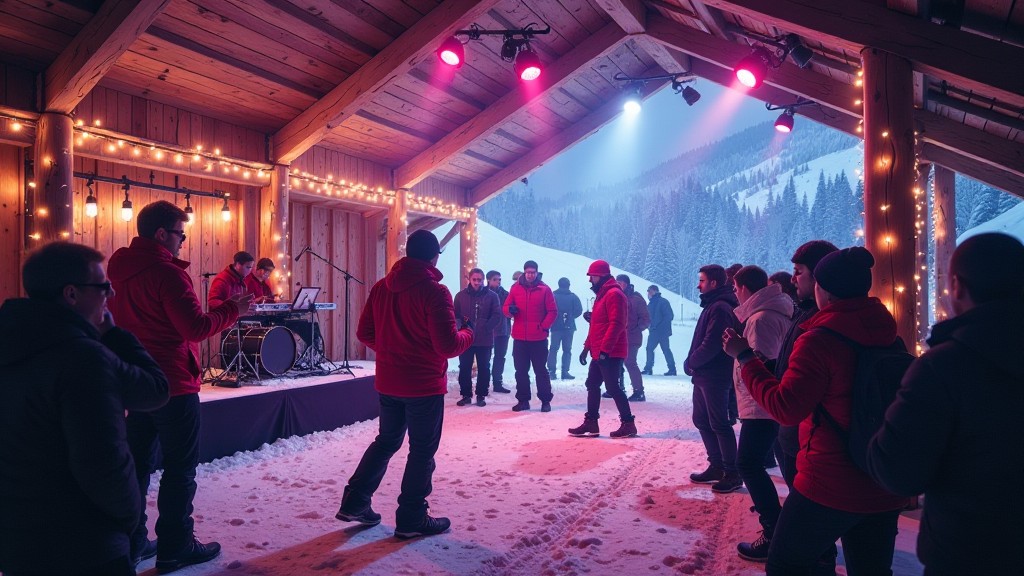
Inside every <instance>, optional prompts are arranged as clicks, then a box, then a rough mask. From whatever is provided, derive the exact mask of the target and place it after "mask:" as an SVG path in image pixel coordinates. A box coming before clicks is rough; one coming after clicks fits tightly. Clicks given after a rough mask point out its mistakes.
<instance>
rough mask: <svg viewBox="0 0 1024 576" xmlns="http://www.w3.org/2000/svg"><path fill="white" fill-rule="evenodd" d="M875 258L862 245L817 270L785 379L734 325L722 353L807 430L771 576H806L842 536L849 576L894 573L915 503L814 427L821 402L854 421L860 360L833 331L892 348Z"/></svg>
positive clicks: (756, 393)
mask: <svg viewBox="0 0 1024 576" xmlns="http://www.w3.org/2000/svg"><path fill="white" fill-rule="evenodd" d="M874 263H875V259H874V257H872V256H871V253H870V252H868V251H867V250H866V249H865V248H861V247H853V248H846V249H845V250H838V251H836V252H832V253H830V254H828V255H827V256H825V257H824V258H822V259H821V261H820V262H818V265H817V266H815V268H814V279H815V281H816V282H817V286H816V287H815V293H814V296H815V300H817V303H818V308H820V309H821V311H820V312H818V313H817V314H815V315H814V316H813V317H812V318H811V319H810V320H807V321H806V322H804V324H803V325H802V326H801V328H803V329H804V330H806V332H805V333H804V334H803V335H802V336H800V338H799V339H797V341H796V344H795V345H794V347H793V353H792V355H791V356H790V358H789V367H788V369H787V370H786V373H785V374H784V375H783V377H782V381H781V382H780V381H778V380H776V379H775V377H774V376H773V375H772V373H771V372H769V371H768V370H767V369H766V368H765V367H764V364H762V363H761V360H759V359H758V358H757V357H756V356H755V355H754V352H753V351H752V350H751V349H750V346H749V344H748V343H747V341H746V340H744V339H743V338H741V337H739V336H738V335H737V334H736V332H735V331H734V330H732V329H731V328H730V329H728V330H726V333H725V336H724V337H723V340H724V342H725V351H726V353H727V354H729V355H730V356H733V357H734V358H736V359H737V360H738V361H739V363H740V366H741V373H742V377H743V383H744V384H745V385H746V387H747V390H748V391H749V392H750V395H751V397H752V398H753V399H754V401H755V402H757V404H759V405H760V406H761V407H762V408H764V409H765V410H766V411H767V412H768V414H770V415H771V417H772V418H774V419H775V420H776V421H777V422H779V423H780V424H782V425H785V426H793V425H796V424H798V423H799V425H800V446H801V449H800V453H799V454H798V455H797V472H796V478H795V480H794V481H793V488H792V490H790V492H789V497H787V498H786V502H785V504H784V505H783V507H782V513H781V514H780V515H779V520H778V523H777V524H776V526H775V533H774V534H773V536H772V539H771V546H770V548H769V550H768V565H767V566H766V568H765V571H766V573H767V574H768V575H769V576H774V575H791V574H807V573H808V570H811V569H812V568H814V567H815V566H816V565H817V564H818V562H819V559H820V558H821V556H822V554H823V553H825V552H826V551H827V550H828V549H829V548H830V547H831V546H832V544H833V543H834V542H835V541H836V540H837V539H840V538H841V539H842V542H843V554H844V556H845V558H846V566H847V569H848V571H849V573H850V575H851V576H857V575H859V574H869V575H874V574H891V573H892V572H891V571H890V567H891V565H892V557H893V550H894V549H895V546H896V522H897V520H898V518H899V513H900V510H901V509H902V508H903V507H904V506H906V505H907V503H908V502H909V500H908V499H907V498H902V497H900V496H896V495H894V494H891V493H889V492H887V491H886V490H885V489H883V488H882V487H881V486H879V485H878V484H876V483H875V481H874V480H872V479H871V478H869V477H868V475H867V474H865V473H864V472H863V471H862V470H861V469H860V468H859V467H858V466H857V465H856V464H855V463H854V462H853V459H852V458H851V457H850V455H849V452H848V451H847V448H846V442H845V440H844V439H843V438H842V437H840V436H839V434H837V433H836V431H835V430H833V429H832V427H830V426H828V425H827V424H826V425H821V424H820V423H817V424H816V423H815V421H816V418H815V416H814V414H815V408H816V407H817V406H819V405H821V406H823V407H824V408H825V410H827V411H828V413H829V414H831V415H832V417H833V418H835V420H836V421H837V422H838V423H839V425H840V426H842V427H844V428H848V427H849V425H850V420H851V410H852V391H853V383H854V380H855V377H856V370H857V354H856V352H855V351H854V350H853V348H851V347H850V346H849V345H848V344H846V343H845V342H843V341H842V340H840V339H839V337H837V336H836V335H835V334H832V333H830V331H831V332H837V333H839V334H841V335H843V336H845V337H846V338H849V339H851V340H854V341H855V342H857V343H859V344H860V345H862V346H889V345H891V344H892V343H893V342H895V340H896V321H895V320H894V319H893V317H892V314H890V313H889V311H888V310H887V309H886V307H885V306H884V305H883V304H882V302H881V301H880V300H879V299H878V298H872V297H868V291H869V290H870V289H871V267H872V266H874Z"/></svg>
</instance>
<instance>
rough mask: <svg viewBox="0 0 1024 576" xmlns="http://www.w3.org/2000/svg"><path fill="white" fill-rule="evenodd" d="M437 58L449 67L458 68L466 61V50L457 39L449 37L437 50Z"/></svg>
mask: <svg viewBox="0 0 1024 576" xmlns="http://www.w3.org/2000/svg"><path fill="white" fill-rule="evenodd" d="M437 57H438V59H440V60H441V62H444V63H445V64H447V65H449V66H451V67H453V68H459V67H461V66H462V63H463V61H465V59H466V48H465V46H463V45H462V42H459V39H458V38H456V37H455V36H451V37H450V38H448V39H447V40H445V41H444V42H442V43H441V46H440V47H439V48H438V49H437Z"/></svg>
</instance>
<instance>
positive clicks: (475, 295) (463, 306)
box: [455, 285, 505, 348]
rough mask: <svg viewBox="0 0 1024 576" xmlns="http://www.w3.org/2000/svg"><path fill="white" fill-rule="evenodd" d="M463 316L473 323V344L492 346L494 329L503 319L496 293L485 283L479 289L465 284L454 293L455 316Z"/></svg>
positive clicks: (458, 317) (457, 318) (459, 317)
mask: <svg viewBox="0 0 1024 576" xmlns="http://www.w3.org/2000/svg"><path fill="white" fill-rule="evenodd" d="M463 316H465V317H466V318H469V320H470V321H471V322H472V323H473V344H472V345H473V346H485V347H488V348H490V347H491V346H494V329H495V328H497V327H498V326H499V325H500V324H501V323H502V322H504V321H505V315H504V314H502V313H501V305H500V304H499V303H498V295H497V294H495V293H494V292H492V291H491V289H490V288H488V287H487V286H486V285H484V286H480V289H479V290H473V287H472V286H466V287H465V288H464V289H462V290H459V292H458V294H456V295H455V318H456V320H460V319H462V317H463Z"/></svg>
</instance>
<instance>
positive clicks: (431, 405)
mask: <svg viewBox="0 0 1024 576" xmlns="http://www.w3.org/2000/svg"><path fill="white" fill-rule="evenodd" d="M443 423H444V395H443V394H437V395H434V396H422V397H419V398H400V397H398V396H388V395H387V394H381V395H380V431H379V432H378V433H377V438H376V439H375V440H374V441H373V442H372V443H370V446H369V447H368V448H367V449H366V452H364V453H363V458H362V459H361V460H360V461H359V466H357V467H356V471H355V472H353V473H352V477H351V478H349V480H348V486H346V487H345V497H344V499H343V501H342V506H344V507H345V508H346V509H348V510H361V509H362V508H364V507H366V506H369V505H370V501H371V499H372V498H373V494H374V492H376V491H377V488H379V487H380V482H381V480H382V479H383V478H384V473H385V472H387V470H388V463H389V462H390V461H391V457H392V456H394V455H395V452H398V449H399V448H401V447H402V441H403V440H405V432H406V430H408V431H409V459H408V461H407V462H406V464H405V475H404V476H402V493H401V495H400V496H399V497H398V511H397V512H396V513H395V525H396V527H398V528H402V527H415V526H419V525H420V524H421V523H422V522H423V520H424V519H425V518H426V515H427V496H429V495H430V493H431V492H432V491H433V490H434V486H433V483H432V478H433V475H434V467H435V465H434V454H436V453H437V447H438V446H439V445H440V444H441V426H442V424H443Z"/></svg>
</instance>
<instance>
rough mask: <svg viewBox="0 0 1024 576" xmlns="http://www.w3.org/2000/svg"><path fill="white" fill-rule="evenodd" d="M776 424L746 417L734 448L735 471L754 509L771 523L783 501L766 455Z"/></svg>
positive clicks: (766, 522) (775, 431) (777, 427)
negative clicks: (765, 464)
mask: <svg viewBox="0 0 1024 576" xmlns="http://www.w3.org/2000/svg"><path fill="white" fill-rule="evenodd" d="M778 433H779V424H778V423H777V422H775V420H770V419H746V420H743V424H742V425H741V427H740V444H739V448H738V449H737V451H736V471H737V472H739V473H740V478H743V484H744V485H745V486H746V487H747V491H748V492H750V500H751V501H753V502H754V509H755V510H757V513H758V514H760V516H761V519H760V520H761V524H762V525H763V526H771V527H774V526H775V523H776V522H778V520H779V512H781V511H782V505H781V504H779V493H778V491H776V490H775V483H774V482H772V478H771V476H769V475H768V471H767V470H765V469H764V460H765V457H766V456H767V455H768V454H769V453H770V452H771V451H772V449H773V448H774V447H775V437H776V436H777V435H778Z"/></svg>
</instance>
